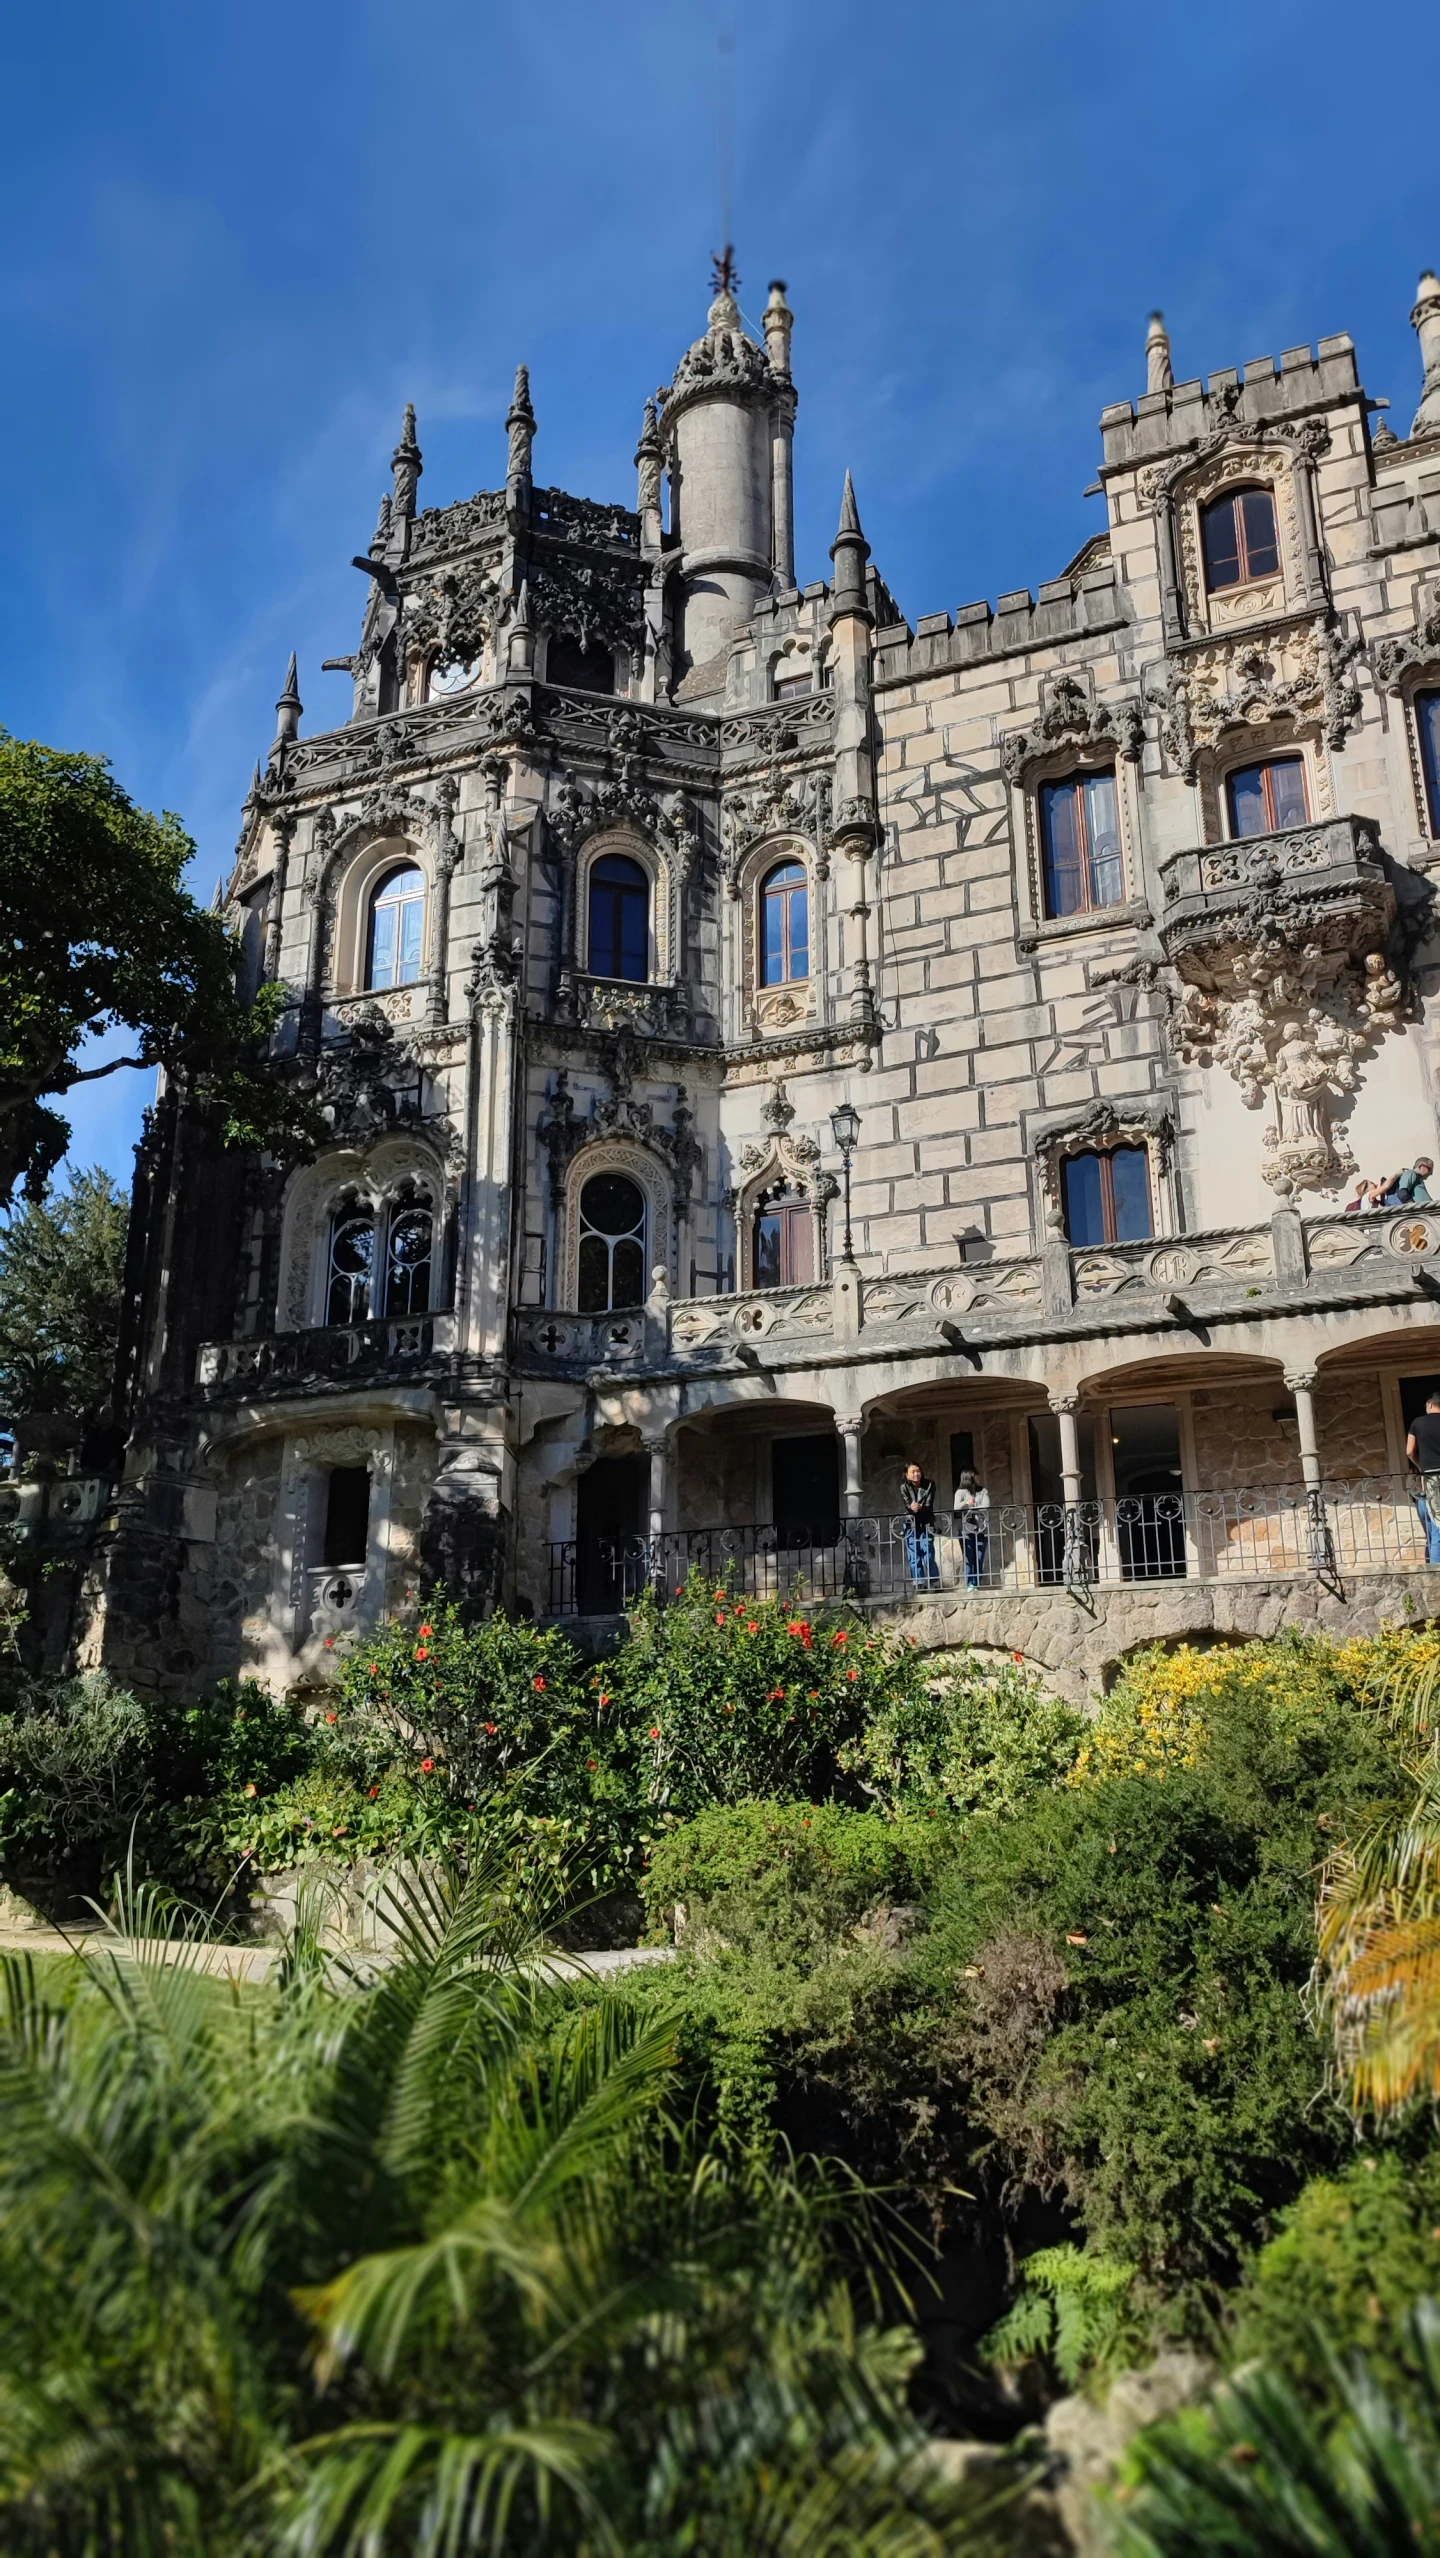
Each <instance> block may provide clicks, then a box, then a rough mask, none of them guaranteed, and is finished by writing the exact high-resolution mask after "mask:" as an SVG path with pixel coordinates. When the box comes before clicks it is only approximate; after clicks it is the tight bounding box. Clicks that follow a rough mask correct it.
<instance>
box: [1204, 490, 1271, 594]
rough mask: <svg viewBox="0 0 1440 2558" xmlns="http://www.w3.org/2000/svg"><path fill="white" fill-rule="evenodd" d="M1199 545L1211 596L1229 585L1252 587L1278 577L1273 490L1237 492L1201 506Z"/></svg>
mask: <svg viewBox="0 0 1440 2558" xmlns="http://www.w3.org/2000/svg"><path fill="white" fill-rule="evenodd" d="M1200 542H1201V548H1202V550H1203V551H1204V554H1205V584H1206V587H1207V589H1208V590H1209V592H1210V593H1211V594H1212V595H1215V594H1218V593H1220V592H1221V591H1222V590H1223V589H1224V588H1225V587H1227V586H1250V585H1253V584H1254V582H1255V581H1256V579H1258V578H1262V577H1275V576H1277V575H1278V574H1279V569H1280V544H1279V540H1278V537H1277V535H1276V531H1275V500H1274V499H1273V497H1272V496H1271V494H1270V491H1269V490H1268V489H1235V490H1234V491H1233V492H1232V493H1231V494H1230V495H1229V496H1227V497H1217V498H1216V499H1215V501H1214V503H1213V504H1212V505H1210V506H1206V507H1202V508H1201V510H1200Z"/></svg>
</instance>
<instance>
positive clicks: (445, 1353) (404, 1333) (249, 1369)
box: [195, 1314, 455, 1399]
mask: <svg viewBox="0 0 1440 2558" xmlns="http://www.w3.org/2000/svg"><path fill="white" fill-rule="evenodd" d="M454 1344H455V1318H454V1316H453V1315H448V1314H433V1315H404V1316H395V1315H392V1316H387V1317H384V1318H381V1319H379V1320H377V1321H376V1322H374V1323H347V1324H338V1323H337V1324H326V1325H317V1326H316V1327H314V1328H313V1329H310V1330H307V1331H304V1332H272V1333H266V1334H263V1335H262V1336H260V1337H259V1338H258V1339H252V1340H247V1341H205V1342H202V1343H201V1345H200V1348H199V1350H198V1351H197V1353H196V1358H195V1382H196V1385H197V1386H198V1387H199V1388H200V1390H201V1392H202V1394H203V1395H205V1397H206V1398H207V1399H211V1398H215V1397H220V1396H230V1395H264V1394H286V1393H296V1392H300V1393H303V1392H304V1391H305V1389H306V1388H307V1387H310V1386H314V1387H321V1386H336V1385H344V1384H351V1383H354V1384H360V1383H362V1382H364V1383H367V1384H369V1383H372V1382H373V1383H376V1384H381V1383H384V1384H395V1383H400V1384H404V1383H413V1382H415V1381H416V1380H417V1379H424V1378H428V1377H430V1376H431V1375H433V1374H434V1373H436V1372H437V1371H438V1370H439V1369H441V1368H442V1367H443V1366H444V1365H445V1364H446V1363H447V1362H448V1360H449V1358H450V1356H451V1354H452V1352H453V1349H454Z"/></svg>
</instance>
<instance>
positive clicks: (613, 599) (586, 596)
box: [528, 552, 645, 650]
mask: <svg viewBox="0 0 1440 2558" xmlns="http://www.w3.org/2000/svg"><path fill="white" fill-rule="evenodd" d="M528 584H529V590H530V610H531V613H532V615H533V617H534V619H535V621H536V622H537V623H538V625H539V626H540V628H541V629H542V630H547V631H564V632H566V633H567V634H568V635H569V636H571V637H572V638H574V639H576V640H578V641H579V643H580V646H581V647H582V648H588V647H589V646H590V644H591V641H592V640H596V639H599V640H602V641H604V642H605V643H606V645H607V646H608V647H610V648H628V649H631V650H635V649H638V648H640V647H642V646H643V644H644V638H645V596H644V587H643V584H642V581H641V573H640V568H639V564H638V562H637V564H636V566H635V567H634V568H632V567H631V566H630V564H629V562H628V561H619V560H584V559H576V558H573V557H571V556H569V555H568V554H565V553H553V554H552V553H548V552H547V554H546V557H545V561H544V564H543V566H532V567H531V570H530V573H529V579H528Z"/></svg>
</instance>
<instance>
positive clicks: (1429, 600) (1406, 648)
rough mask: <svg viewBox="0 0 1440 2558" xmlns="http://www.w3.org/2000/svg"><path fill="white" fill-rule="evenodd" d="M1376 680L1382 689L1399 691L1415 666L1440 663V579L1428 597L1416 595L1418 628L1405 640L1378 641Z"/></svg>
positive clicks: (1375, 658) (1391, 691)
mask: <svg viewBox="0 0 1440 2558" xmlns="http://www.w3.org/2000/svg"><path fill="white" fill-rule="evenodd" d="M1373 662H1374V667H1375V681H1376V683H1377V684H1378V685H1379V686H1380V687H1381V689H1382V691H1384V692H1387V693H1398V692H1399V690H1400V686H1401V683H1402V681H1403V679H1404V678H1405V676H1407V675H1408V674H1409V673H1410V670H1411V668H1412V667H1415V666H1435V665H1440V582H1437V583H1436V584H1435V585H1434V586H1433V587H1432V588H1431V589H1430V592H1429V595H1428V596H1427V595H1426V594H1425V592H1424V590H1423V589H1422V590H1421V592H1420V593H1419V595H1417V597H1416V603H1415V628H1414V630H1413V631H1410V632H1409V633H1407V635H1406V637H1405V638H1404V639H1382V640H1377V641H1376V643H1375V648H1374V652H1373Z"/></svg>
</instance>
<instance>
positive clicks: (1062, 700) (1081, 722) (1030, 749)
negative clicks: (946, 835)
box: [1000, 675, 1145, 782]
mask: <svg viewBox="0 0 1440 2558" xmlns="http://www.w3.org/2000/svg"><path fill="white" fill-rule="evenodd" d="M1065 746H1073V747H1075V748H1077V749H1078V750H1079V751H1081V752H1085V751H1087V750H1089V749H1092V748H1095V747H1108V748H1110V749H1111V750H1112V751H1113V752H1114V753H1116V754H1119V755H1123V756H1124V757H1125V759H1126V761H1127V763H1131V764H1134V763H1138V762H1139V760H1140V757H1141V755H1142V754H1143V752H1144V749H1145V714H1144V711H1143V709H1142V708H1141V705H1140V703H1139V702H1138V701H1135V700H1134V699H1133V698H1132V699H1130V700H1127V701H1123V702H1095V701H1092V700H1091V698H1090V695H1089V693H1088V692H1087V690H1086V688H1085V686H1084V685H1083V684H1081V683H1080V682H1079V681H1078V680H1077V679H1076V677H1075V676H1073V675H1057V676H1056V677H1055V679H1054V681H1053V683H1051V684H1050V685H1049V686H1048V687H1047V688H1046V690H1045V692H1044V694H1043V696H1042V700H1041V707H1040V711H1039V715H1038V717H1037V718H1035V719H1034V720H1032V722H1031V724H1030V726H1029V727H1028V728H1013V729H1010V730H1008V731H1007V732H1006V733H1005V734H1004V735H1003V736H1002V737H1001V739H1000V764H1001V769H1002V771H1003V772H1004V775H1005V778H1006V780H1007V781H1008V782H1018V781H1019V779H1020V777H1021V775H1022V773H1023V772H1024V771H1025V769H1026V766H1027V765H1029V764H1034V763H1036V762H1038V761H1039V759H1040V757H1041V756H1042V755H1050V754H1053V753H1054V751H1055V749H1056V748H1057V747H1065Z"/></svg>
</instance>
